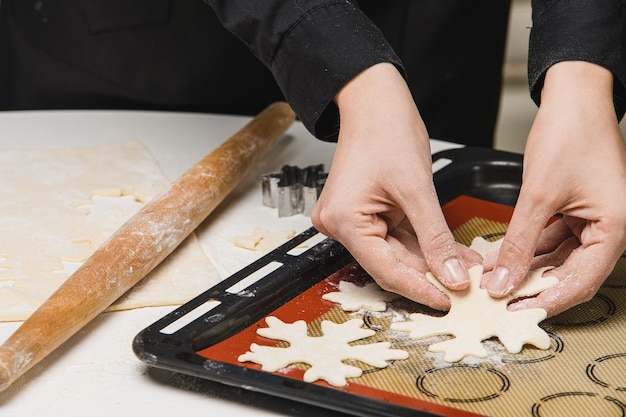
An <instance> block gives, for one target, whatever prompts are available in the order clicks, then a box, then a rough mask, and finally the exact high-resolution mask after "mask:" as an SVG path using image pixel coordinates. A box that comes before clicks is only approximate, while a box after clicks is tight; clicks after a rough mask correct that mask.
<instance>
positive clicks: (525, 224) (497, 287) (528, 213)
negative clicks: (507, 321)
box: [482, 193, 552, 297]
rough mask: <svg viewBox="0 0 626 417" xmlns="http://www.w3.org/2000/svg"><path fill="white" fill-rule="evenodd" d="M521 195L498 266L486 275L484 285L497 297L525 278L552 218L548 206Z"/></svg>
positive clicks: (512, 288) (501, 248)
mask: <svg viewBox="0 0 626 417" xmlns="http://www.w3.org/2000/svg"><path fill="white" fill-rule="evenodd" d="M530 201H531V200H529V199H524V198H522V194H521V193H520V198H519V199H518V203H517V205H516V207H515V210H514V211H513V216H512V217H511V222H510V224H509V227H508V229H507V232H506V235H505V236H504V240H503V241H502V245H501V246H500V251H499V253H498V259H497V261H496V263H495V267H494V268H493V269H492V270H491V271H489V272H487V273H486V274H485V275H484V276H483V279H482V287H483V288H484V289H486V290H487V291H488V292H489V294H490V295H491V296H493V297H504V296H507V295H509V294H510V293H511V292H512V291H513V290H514V289H515V288H516V287H517V286H518V285H519V284H520V282H521V281H522V280H523V279H524V277H525V276H526V274H527V273H528V270H529V268H530V264H531V262H532V260H533V257H534V255H535V249H536V247H537V242H538V241H539V236H540V235H541V232H542V230H543V229H544V228H545V226H546V224H547V222H548V219H549V218H550V217H551V216H552V214H551V213H550V214H548V213H547V211H548V208H547V207H542V205H541V203H539V204H536V203H535V201H533V202H530Z"/></svg>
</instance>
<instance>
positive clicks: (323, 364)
mask: <svg viewBox="0 0 626 417" xmlns="http://www.w3.org/2000/svg"><path fill="white" fill-rule="evenodd" d="M265 322H266V323H267V325H268V327H265V328H260V329H258V330H257V333H258V334H259V335H261V336H264V337H268V338H270V339H277V340H283V341H287V342H289V347H286V348H281V347H272V346H261V345H258V344H256V343H253V344H252V345H250V351H249V352H246V353H244V354H243V355H240V356H239V358H238V360H239V361H240V362H246V361H250V362H254V363H258V364H260V365H262V368H261V369H263V370H264V371H268V372H275V371H278V370H280V369H283V368H285V367H287V366H288V365H290V364H294V363H307V364H309V365H311V367H310V368H309V369H308V370H307V371H306V372H305V373H304V378H303V379H304V381H305V382H314V381H317V380H318V379H323V380H325V381H326V382H328V383H329V384H331V385H334V386H336V387H343V386H345V385H347V382H346V378H356V377H359V376H361V374H362V373H363V371H362V370H361V369H360V368H357V367H356V366H352V365H347V364H345V363H343V362H342V361H343V360H347V359H356V360H359V361H361V362H364V363H366V364H368V365H371V366H374V367H377V368H385V367H386V366H387V365H388V363H387V361H388V360H393V359H406V358H408V356H409V354H408V352H406V351H404V350H400V349H390V346H391V344H390V343H389V342H378V343H371V344H367V345H350V344H349V343H350V342H353V341H356V340H360V339H364V338H366V337H370V336H373V335H374V334H375V333H376V332H375V331H374V330H371V329H364V328H362V325H363V320H361V319H353V320H349V321H347V322H344V323H341V324H337V323H334V322H332V321H328V320H324V321H323V322H322V323H321V326H322V336H319V337H311V336H308V335H307V324H306V322H304V321H303V320H298V321H296V322H294V323H290V324H288V323H284V322H282V321H281V320H280V319H278V318H276V317H273V316H270V317H267V318H266V319H265Z"/></svg>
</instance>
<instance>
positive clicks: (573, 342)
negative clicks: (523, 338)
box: [197, 196, 626, 417]
mask: <svg viewBox="0 0 626 417" xmlns="http://www.w3.org/2000/svg"><path fill="white" fill-rule="evenodd" d="M444 213H445V215H446V219H447V220H448V223H449V225H450V228H451V229H452V230H453V233H454V235H455V238H456V239H457V240H458V241H459V242H462V243H464V244H466V245H469V244H470V243H471V240H472V239H473V238H474V237H475V236H483V237H484V238H485V239H487V240H490V241H493V240H497V239H500V238H501V237H503V235H504V232H505V231H506V225H507V222H508V220H509V219H510V216H511V213H512V208H511V207H509V206H504V205H499V204H496V203H491V202H486V201H483V200H478V199H475V198H471V197H465V196H461V197H459V198H457V199H455V200H453V201H451V202H450V203H448V204H447V205H445V206H444ZM340 280H348V281H352V282H355V283H360V284H363V283H366V282H370V281H372V279H371V277H369V276H368V275H367V274H366V273H365V272H364V271H363V270H362V269H361V268H360V266H358V265H357V264H355V263H352V264H349V265H347V266H345V267H344V268H342V269H341V270H339V271H338V272H336V273H334V274H332V275H331V276H329V277H327V278H326V279H325V280H323V281H321V282H320V283H318V284H317V285H315V286H314V287H312V288H311V289H309V290H307V291H305V292H303V293H302V294H300V295H299V296H298V297H296V298H294V299H292V300H291V301H290V302H288V303H286V304H284V305H283V306H282V307H280V308H278V309H277V310H275V311H274V312H272V313H271V314H270V315H272V316H276V317H278V318H279V319H281V320H282V321H284V322H289V323H291V322H295V321H296V320H305V321H306V322H307V323H308V327H309V334H310V335H311V336H319V335H321V330H320V323H321V322H322V321H323V320H331V321H333V322H336V323H342V322H345V321H347V320H350V319H354V318H356V317H359V318H362V319H363V321H364V325H365V326H367V327H369V328H370V329H373V330H375V331H376V334H375V336H373V337H370V338H368V339H367V340H366V341H362V342H361V341H358V342H354V343H372V342H375V341H389V342H391V344H392V347H393V348H398V349H404V350H406V351H408V352H409V358H408V359H406V360H396V361H393V362H391V363H390V365H389V366H388V367H386V368H384V369H377V368H370V367H368V366H367V365H365V364H362V363H358V362H357V365H358V366H360V367H361V368H362V369H363V370H364V372H363V375H362V376H360V377H358V378H349V379H348V385H347V386H346V387H342V388H333V387H331V386H330V385H328V384H327V383H326V382H323V381H318V382H316V384H321V385H324V386H328V387H330V388H333V389H338V390H342V391H347V392H349V393H352V394H354V395H355V401H358V397H359V396H367V397H371V398H376V399H379V400H381V401H386V402H389V403H394V404H397V405H401V406H404V407H409V408H414V409H416V410H424V411H428V412H431V413H435V414H441V415H446V416H468V415H484V416H534V417H554V416H568V417H571V416H573V415H581V416H582V415H584V416H598V417H613V416H616V417H617V416H624V415H626V342H625V341H624V336H625V333H626V313H625V309H626V259H625V258H624V257H622V259H620V261H619V262H618V264H617V266H616V268H615V270H614V272H613V273H612V275H611V276H610V277H609V278H608V279H607V280H606V282H605V284H604V285H603V286H602V288H601V289H600V291H599V292H598V293H597V294H596V296H595V297H594V298H593V299H592V300H591V301H589V302H587V303H585V304H582V305H580V306H577V307H574V308H572V309H570V310H569V311H567V312H565V313H562V314H560V315H558V316H555V317H553V318H550V319H547V320H545V321H544V322H542V323H541V327H542V328H543V329H544V330H545V331H546V332H548V334H549V335H550V338H551V342H552V343H551V347H550V348H549V349H548V350H539V349H536V348H533V347H532V346H528V345H527V346H525V347H524V349H523V350H522V351H521V352H520V353H519V354H510V353H508V352H507V351H506V350H505V349H504V348H503V347H502V345H501V344H500V343H499V341H497V340H495V339H494V340H487V341H485V342H484V345H485V347H486V349H487V351H488V355H487V357H486V358H482V359H478V358H473V357H466V358H465V359H463V360H462V361H461V362H457V363H447V362H445V361H444V360H443V357H442V354H439V353H431V352H429V351H428V346H429V345H430V344H432V343H435V342H437V341H441V340H445V339H446V338H448V337H449V336H437V337H433V338H428V339H423V340H417V341H416V340H411V339H409V338H408V337H407V335H406V333H399V332H392V331H390V330H389V326H390V323H392V322H394V321H404V320H406V318H407V316H408V314H409V313H414V312H421V313H427V314H431V315H434V316H441V315H443V314H444V313H441V312H437V311H434V310H431V309H429V308H427V307H425V306H422V305H420V304H416V303H413V302H410V301H408V300H405V299H401V300H397V301H394V302H392V303H390V304H389V307H388V309H387V311H385V312H371V311H369V310H360V311H358V312H352V313H350V312H344V311H343V309H342V308H340V307H338V306H337V305H336V304H334V303H332V302H329V301H325V300H322V298H321V296H322V295H323V294H325V293H328V292H333V291H337V283H338V282H339V281H340ZM260 327H267V325H266V323H265V320H260V321H258V322H257V323H255V324H254V325H253V326H250V327H249V328H247V329H245V330H244V331H242V332H240V333H238V334H236V335H235V336H233V337H230V338H228V339H227V340H225V341H223V342H221V343H218V344H216V345H214V346H212V347H210V348H207V349H203V350H201V351H198V352H197V353H198V354H199V355H200V356H203V357H206V358H209V359H212V360H217V361H222V362H226V363H230V364H234V365H236V366H240V367H246V368H252V369H257V370H258V369H260V366H259V365H256V364H254V363H250V362H245V363H242V362H239V361H238V360H237V358H238V356H239V355H241V354H243V353H245V352H246V351H247V350H248V349H249V347H250V344H251V343H257V344H260V345H272V344H275V341H274V340H269V339H266V338H263V337H261V336H258V335H257V334H256V330H257V329H258V328H260ZM280 343H283V346H287V345H286V342H280ZM276 346H281V345H280V344H278V345H276ZM352 364H353V365H354V363H352ZM307 366H308V365H304V364H296V365H292V366H289V367H287V368H285V369H282V370H280V371H278V373H279V374H280V375H282V376H285V377H288V378H293V379H295V380H299V381H301V380H302V376H303V374H304V371H305V370H306V369H307Z"/></svg>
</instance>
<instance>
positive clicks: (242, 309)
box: [133, 147, 522, 416]
mask: <svg viewBox="0 0 626 417" xmlns="http://www.w3.org/2000/svg"><path fill="white" fill-rule="evenodd" d="M433 161H434V162H436V163H437V164H446V163H447V165H445V166H444V167H443V168H441V169H440V170H439V171H437V172H436V173H435V174H434V182H435V186H436V189H437V193H438V196H439V199H440V202H441V204H442V205H444V204H446V203H447V202H449V201H451V200H453V199H455V198H456V197H458V196H461V195H465V196H469V197H476V198H479V199H482V200H486V201H491V202H495V203H500V204H505V205H509V206H512V205H514V203H515V201H516V199H517V195H518V193H519V188H520V184H521V174H522V156H521V155H519V154H514V153H509V152H502V151H496V150H492V149H486V148H472V147H465V148H457V149H450V150H446V151H442V152H439V153H436V154H435V155H433ZM316 237H319V234H318V232H317V231H316V230H315V229H314V228H310V229H308V230H306V231H304V232H303V233H301V234H299V235H297V236H296V237H294V238H293V239H291V240H290V241H289V242H287V243H285V244H284V245H282V246H280V247H279V248H277V249H276V250H274V251H272V252H271V253H269V254H267V255H265V256H263V257H262V258H260V259H258V260H257V261H256V262H253V263H252V264H250V265H248V266H246V267H245V268H243V269H242V270H240V271H238V272H237V273H235V274H233V275H232V276H230V277H229V278H227V279H225V280H224V281H222V282H221V283H219V284H218V285H216V286H214V287H212V288H210V289H208V290H207V291H206V292H204V293H202V294H200V295H199V296H198V297H196V298H194V299H192V300H191V301H189V302H188V303H186V304H184V305H183V306H181V307H180V308H177V309H176V310H174V311H172V312H171V313H169V314H167V315H166V316H164V317H163V318H161V319H160V320H158V321H157V322H155V323H153V324H152V325H150V326H149V327H147V328H146V329H144V330H142V331H141V332H140V333H139V334H138V335H137V336H136V338H135V339H134V342H133V350H134V352H135V354H136V355H137V356H138V358H139V359H140V360H142V361H144V362H146V363H147V364H149V365H151V366H154V367H157V368H163V369H167V370H172V371H176V372H180V373H184V374H189V375H193V376H196V377H200V378H205V379H209V380H213V381H218V382H221V383H224V384H228V385H232V386H237V387H241V388H246V389H250V390H253V391H258V392H263V393H266V394H270V395H274V396H278V397H283V398H288V399H291V400H296V401H299V402H303V403H308V404H312V405H316V406H320V407H324V408H328V409H332V410H336V411H341V412H345V413H349V414H353V415H361V416H433V415H435V414H432V413H430V412H427V411H421V410H416V409H414V408H408V407H404V406H399V405H396V404H394V403H390V402H386V401H381V400H378V399H374V398H368V397H364V396H358V399H357V398H355V394H353V393H350V392H346V391H344V390H341V389H334V388H332V387H328V386H323V385H319V384H314V383H306V382H302V381H298V380H294V379H293V378H288V377H285V376H282V375H280V374H276V373H269V372H264V371H260V370H255V369H250V368H247V367H241V366H236V365H233V364H229V363H224V362H219V361H215V360H211V359H207V358H206V357H203V356H200V355H199V354H198V353H197V352H198V351H199V350H202V349H204V348H207V347H210V346H212V345H215V344H217V343H219V342H221V341H223V340H226V339H228V338H230V337H232V336H233V335H235V334H237V333H238V332H241V331H242V330H243V329H246V328H248V327H249V326H251V325H253V324H254V323H256V322H258V321H259V320H261V319H263V318H264V317H266V316H267V315H268V314H270V313H271V312H272V311H274V310H275V309H277V308H278V307H280V306H282V305H283V304H285V303H287V302H289V300H292V299H293V298H294V297H296V296H297V295H298V294H301V293H302V292H304V291H306V290H307V289H309V288H311V287H312V286H314V285H315V284H317V283H319V282H320V281H322V280H324V279H325V278H326V277H328V276H329V275H331V274H333V273H334V272H336V271H338V270H339V269H340V268H342V267H344V266H346V265H348V264H349V263H351V262H353V261H354V260H353V258H352V257H351V256H350V254H349V253H348V251H347V250H346V249H345V248H344V247H343V246H342V245H341V244H339V243H338V242H336V241H334V240H332V239H328V238H326V239H323V240H321V241H319V243H316V244H315V245H313V246H312V247H310V248H309V249H307V250H306V251H304V252H303V253H298V254H297V255H294V254H293V253H294V251H295V250H296V249H297V247H299V245H301V244H302V243H303V242H307V241H310V239H315V238H316ZM318 240H319V239H318ZM276 262H277V263H280V264H282V266H280V267H279V268H278V269H275V270H273V271H272V272H270V273H268V274H267V275H265V276H264V277H263V278H261V279H259V280H258V281H256V282H255V283H253V284H251V285H250V286H247V287H246V288H245V290H244V291H236V292H233V291H232V288H235V286H236V285H238V283H240V282H242V280H245V279H246V278H248V277H250V276H251V275H252V274H254V273H255V272H256V271H258V270H261V269H262V268H264V267H266V266H267V265H269V264H272V263H276ZM229 290H230V291H229ZM252 293H253V294H254V295H255V296H254V297H250V296H249V295H250V294H252ZM212 301H219V302H220V304H219V305H218V306H217V307H215V308H213V309H211V310H210V311H208V312H207V313H205V314H203V315H200V316H199V317H197V318H194V319H193V320H190V319H189V318H188V317H189V316H194V317H195V315H194V314H192V313H193V312H194V311H196V309H200V308H201V307H202V306H204V305H206V304H207V302H212ZM181 323H182V324H181ZM172 326H173V327H174V328H175V331H171V330H167V331H166V330H165V329H171V328H172Z"/></svg>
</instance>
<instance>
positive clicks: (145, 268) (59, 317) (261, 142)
mask: <svg viewBox="0 0 626 417" xmlns="http://www.w3.org/2000/svg"><path fill="white" fill-rule="evenodd" d="M294 119H295V115H294V113H293V111H292V110H291V108H290V107H289V105H288V104H287V103H283V102H278V103H274V104H272V105H271V106H269V107H268V108H267V109H265V110H264V111H263V112H261V113H260V114H259V115H257V116H256V117H255V118H254V119H253V120H252V121H250V122H249V123H248V124H247V125H246V126H244V127H243V128H242V129H241V130H239V131H238V132H237V133H235V134H234V135H233V136H232V137H231V138H229V139H228V140H227V141H225V142H224V143H223V144H222V145H220V146H219V147H218V148H217V149H215V150H214V151H213V152H212V153H210V154H209V155H207V156H206V157H205V158H204V159H202V160H201V161H200V162H198V163H197V164H196V165H194V166H193V167H191V168H190V169H189V170H188V171H187V172H186V173H184V174H183V175H182V176H181V177H180V178H179V179H178V180H176V181H175V182H174V183H172V184H171V185H170V186H169V188H167V189H166V190H165V191H163V192H161V193H160V194H159V195H157V196H156V197H155V198H154V199H153V200H152V201H150V202H149V203H148V204H146V205H145V206H144V207H143V208H142V209H141V210H140V211H139V212H137V214H135V215H134V216H133V217H131V218H130V219H129V220H128V221H127V222H126V223H125V224H124V225H122V226H121V227H120V228H119V229H118V230H117V231H116V232H115V233H114V234H113V235H112V236H111V237H110V238H109V239H108V240H107V241H106V242H104V243H103V244H102V246H101V247H100V248H98V249H97V250H96V251H95V252H94V253H93V255H92V256H91V257H90V258H88V259H87V261H85V263H84V264H83V265H82V266H81V267H80V268H79V269H78V270H77V271H76V272H74V274H72V276H70V277H69V278H68V279H67V281H66V282H65V283H64V284H63V285H62V286H61V287H59V289H58V290H57V291H56V292H55V293H54V294H52V295H51V296H50V298H48V299H47V300H46V301H45V302H44V303H43V304H42V305H41V307H39V309H37V310H36V311H35V312H34V313H33V314H32V315H31V316H30V317H29V318H28V319H27V320H26V321H25V322H24V323H23V324H22V325H21V326H20V327H19V328H18V329H17V330H16V331H15V333H13V334H12V335H11V337H9V339H7V341H6V342H5V343H4V344H3V345H2V346H0V391H3V390H5V389H6V388H7V387H8V386H10V385H11V384H12V383H13V382H14V381H15V380H16V379H17V378H18V377H20V376H21V375H22V374H24V373H25V372H26V371H28V370H29V369H30V368H32V367H33V366H34V365H35V364H37V363H38V362H39V361H41V360H42V359H43V358H45V357H46V356H47V355H48V354H49V353H51V352H52V351H53V350H54V349H56V348H57V347H59V346H60V345H61V344H62V343H64V342H65V341H66V340H68V339H69V338H70V337H71V336H72V335H74V334H75V333H76V332H78V330H80V329H81V328H82V327H83V326H85V325H86V324H87V323H89V322H90V321H91V320H92V319H93V318H94V317H96V316H97V315H98V314H100V313H101V312H102V311H104V310H105V309H106V308H107V307H108V306H110V305H111V304H112V303H113V302H115V300H117V299H118V298H119V297H120V296H121V295H123V294H124V293H125V292H126V291H128V290H129V289H130V288H132V287H133V286H134V285H135V284H136V283H137V282H139V281H140V280H141V279H142V278H143V277H145V276H146V275H148V273H149V272H150V271H152V270H153V269H154V268H155V267H156V266H157V265H158V264H159V263H160V262H161V261H163V259H165V258H166V257H167V256H168V255H169V254H170V253H171V252H172V251H173V250H174V249H175V248H176V247H177V246H178V245H179V244H180V243H181V242H182V241H183V240H184V239H185V238H186V237H187V236H188V235H189V234H190V233H191V232H192V231H193V230H194V229H195V228H196V227H197V226H198V225H199V224H200V223H201V222H202V221H203V220H204V219H205V218H206V217H207V216H208V215H209V213H211V211H212V210H213V209H214V208H215V207H216V206H217V205H218V204H219V203H220V202H221V201H222V200H223V199H224V197H225V196H226V195H227V194H228V193H229V192H230V191H231V190H232V189H233V188H234V187H235V186H236V185H237V184H238V183H239V181H240V180H241V179H242V178H243V177H244V175H245V174H246V173H247V172H248V170H249V168H250V167H251V166H252V165H253V164H254V163H255V162H256V160H258V159H259V158H260V157H261V156H262V155H263V154H264V153H265V151H267V150H268V149H269V148H270V147H271V146H272V145H273V144H274V143H275V142H276V141H277V139H278V138H280V137H281V136H282V135H283V133H284V132H285V131H286V130H287V129H288V128H289V126H290V125H291V124H292V122H293V121H294Z"/></svg>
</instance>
